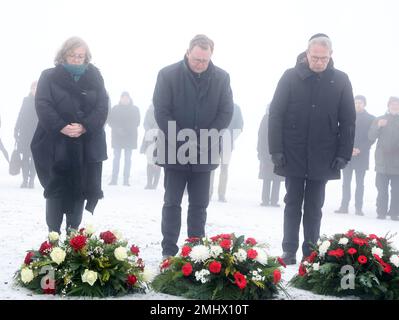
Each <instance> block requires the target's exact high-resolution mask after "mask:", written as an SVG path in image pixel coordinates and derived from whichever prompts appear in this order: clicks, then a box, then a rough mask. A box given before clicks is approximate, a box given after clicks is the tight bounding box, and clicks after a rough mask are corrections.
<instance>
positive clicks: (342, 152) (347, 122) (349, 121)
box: [336, 75, 356, 161]
mask: <svg viewBox="0 0 399 320" xmlns="http://www.w3.org/2000/svg"><path fill="white" fill-rule="evenodd" d="M338 124H339V126H338V148H337V153H336V156H337V157H341V158H344V159H346V160H348V161H349V160H350V159H351V157H352V152H353V144H354V141H355V125H356V109H355V101H354V99H353V91H352V85H351V83H350V81H349V78H348V76H347V75H345V85H344V88H343V91H342V95H341V99H340V105H339V108H338Z"/></svg>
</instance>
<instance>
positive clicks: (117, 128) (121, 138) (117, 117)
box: [108, 104, 140, 149]
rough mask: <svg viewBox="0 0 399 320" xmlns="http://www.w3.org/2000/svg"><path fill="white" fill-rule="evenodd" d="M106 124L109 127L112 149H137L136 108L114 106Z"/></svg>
mask: <svg viewBox="0 0 399 320" xmlns="http://www.w3.org/2000/svg"><path fill="white" fill-rule="evenodd" d="M108 124H109V126H110V127H111V129H112V130H111V145H112V148H122V149H125V148H126V149H137V128H138V126H139V125H140V110H139V108H137V107H136V106H134V105H132V104H129V105H116V106H114V107H113V108H112V110H111V112H110V114H109V117H108Z"/></svg>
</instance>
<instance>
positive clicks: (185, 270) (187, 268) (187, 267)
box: [181, 262, 193, 277]
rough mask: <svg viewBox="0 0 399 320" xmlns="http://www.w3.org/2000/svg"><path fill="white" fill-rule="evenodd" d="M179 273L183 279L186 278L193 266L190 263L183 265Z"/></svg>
mask: <svg viewBox="0 0 399 320" xmlns="http://www.w3.org/2000/svg"><path fill="white" fill-rule="evenodd" d="M181 271H182V272H183V275H184V276H185V277H188V276H189V275H190V274H191V273H192V272H193V266H192V265H191V263H190V262H187V263H186V264H185V265H183V267H182V268H181Z"/></svg>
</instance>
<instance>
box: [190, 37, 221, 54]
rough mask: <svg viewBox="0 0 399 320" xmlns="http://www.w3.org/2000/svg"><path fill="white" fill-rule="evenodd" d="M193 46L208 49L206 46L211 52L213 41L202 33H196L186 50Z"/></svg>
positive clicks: (191, 48)
mask: <svg viewBox="0 0 399 320" xmlns="http://www.w3.org/2000/svg"><path fill="white" fill-rule="evenodd" d="M195 46H199V47H200V48H201V49H203V50H208V48H210V49H211V52H213V48H214V46H215V45H214V43H213V41H212V40H211V39H209V38H208V37H207V36H206V35H204V34H197V35H196V36H195V37H194V38H193V39H192V40H191V41H190V45H189V48H188V51H191V50H193V48H194V47H195Z"/></svg>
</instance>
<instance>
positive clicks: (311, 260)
mask: <svg viewBox="0 0 399 320" xmlns="http://www.w3.org/2000/svg"><path fill="white" fill-rule="evenodd" d="M316 257H317V252H316V251H312V253H311V254H310V256H309V257H307V258H306V261H308V262H309V263H313V262H314V259H316Z"/></svg>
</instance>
